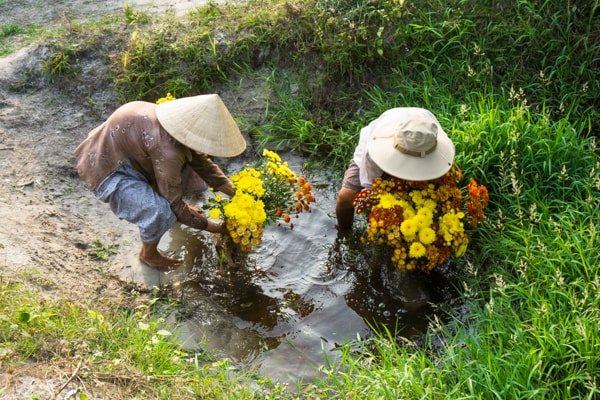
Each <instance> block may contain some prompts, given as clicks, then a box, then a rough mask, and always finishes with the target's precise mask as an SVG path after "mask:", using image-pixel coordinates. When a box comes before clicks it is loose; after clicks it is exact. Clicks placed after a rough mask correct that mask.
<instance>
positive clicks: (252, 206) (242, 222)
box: [205, 149, 315, 252]
mask: <svg viewBox="0 0 600 400" xmlns="http://www.w3.org/2000/svg"><path fill="white" fill-rule="evenodd" d="M262 155H263V158H262V159H261V160H260V162H258V164H257V165H254V166H251V165H246V167H245V168H244V169H243V170H241V171H240V172H238V173H237V174H235V175H233V176H231V180H232V181H233V188H234V189H235V195H234V196H233V197H231V198H230V199H228V198H224V197H222V196H221V195H219V194H217V195H215V197H214V198H211V199H209V204H208V205H206V206H205V208H208V209H209V213H208V215H209V217H210V218H212V219H222V220H224V221H225V225H226V226H227V230H228V231H229V234H230V235H231V238H232V239H233V242H234V243H237V244H239V246H240V250H241V251H244V252H249V251H251V250H252V248H253V247H254V246H257V245H259V244H260V243H261V242H262V235H263V228H264V227H265V226H266V225H268V224H270V223H275V222H277V223H279V224H281V223H283V224H286V225H287V226H289V227H290V229H293V228H294V223H293V222H291V220H292V216H294V215H295V216H296V217H297V216H298V214H300V213H302V212H305V211H306V212H310V203H314V202H315V197H314V196H313V194H312V185H311V184H310V183H309V182H307V181H306V179H305V178H303V177H299V176H297V175H296V173H295V172H293V171H292V170H291V169H290V168H289V166H288V163H287V162H283V161H282V160H281V158H280V157H279V155H278V154H277V153H275V152H273V151H270V150H267V149H265V150H264V151H263V154H262Z"/></svg>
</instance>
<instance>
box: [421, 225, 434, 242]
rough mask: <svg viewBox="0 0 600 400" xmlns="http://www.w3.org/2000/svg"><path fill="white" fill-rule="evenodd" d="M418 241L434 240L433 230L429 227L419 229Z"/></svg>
mask: <svg viewBox="0 0 600 400" xmlns="http://www.w3.org/2000/svg"><path fill="white" fill-rule="evenodd" d="M419 241H420V242H421V243H423V244H431V243H433V242H435V231H434V230H433V229H431V228H423V229H421V230H420V231H419Z"/></svg>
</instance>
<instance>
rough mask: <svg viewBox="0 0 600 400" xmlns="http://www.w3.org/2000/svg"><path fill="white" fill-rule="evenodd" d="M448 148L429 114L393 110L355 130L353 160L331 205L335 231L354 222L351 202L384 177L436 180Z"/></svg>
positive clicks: (449, 156)
mask: <svg viewBox="0 0 600 400" xmlns="http://www.w3.org/2000/svg"><path fill="white" fill-rule="evenodd" d="M454 153H455V150H454V144H453V143H452V141H451V140H450V138H449V137H448V135H447V134H446V132H444V130H443V129H442V127H441V125H440V123H439V121H438V120H437V118H436V117H435V116H434V115H433V114H432V113H431V111H429V110H426V109H424V108H418V107H398V108H392V109H389V110H387V111H385V112H384V113H383V114H381V115H380V116H379V117H378V118H377V119H375V120H374V121H372V122H371V123H369V124H368V125H367V126H366V127H364V128H362V129H361V131H360V137H359V142H358V145H357V146H356V149H355V151H354V156H353V157H352V160H351V161H350V164H349V166H348V168H347V169H346V172H345V174H344V179H343V182H342V187H341V188H340V190H339V192H338V195H337V200H336V209H335V212H336V218H337V228H338V229H340V230H348V229H350V228H352V223H353V221H354V206H353V201H354V198H355V197H356V195H357V194H358V193H359V192H360V191H361V190H364V189H371V184H372V182H373V179H374V178H377V177H380V176H382V175H383V174H384V173H385V174H388V175H391V176H394V177H396V178H400V179H404V180H409V181H425V180H430V179H436V178H439V177H441V176H442V175H444V174H445V173H446V172H448V171H449V170H450V168H451V167H452V164H453V162H454Z"/></svg>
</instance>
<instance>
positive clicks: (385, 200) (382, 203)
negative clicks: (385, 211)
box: [378, 193, 400, 208]
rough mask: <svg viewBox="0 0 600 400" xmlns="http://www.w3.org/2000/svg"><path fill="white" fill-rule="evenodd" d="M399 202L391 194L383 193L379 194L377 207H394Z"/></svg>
mask: <svg viewBox="0 0 600 400" xmlns="http://www.w3.org/2000/svg"><path fill="white" fill-rule="evenodd" d="M399 204H400V203H399V202H398V200H397V199H396V197H394V195H393V194H389V193H384V194H382V195H381V196H379V205H378V206H379V207H381V208H394V206H396V205H399Z"/></svg>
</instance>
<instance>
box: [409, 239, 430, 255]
mask: <svg viewBox="0 0 600 400" xmlns="http://www.w3.org/2000/svg"><path fill="white" fill-rule="evenodd" d="M425 254H427V249H426V248H425V246H423V244H422V243H420V242H414V243H413V244H411V245H410V250H409V252H408V256H409V257H411V258H419V257H423V256H424V255H425Z"/></svg>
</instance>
